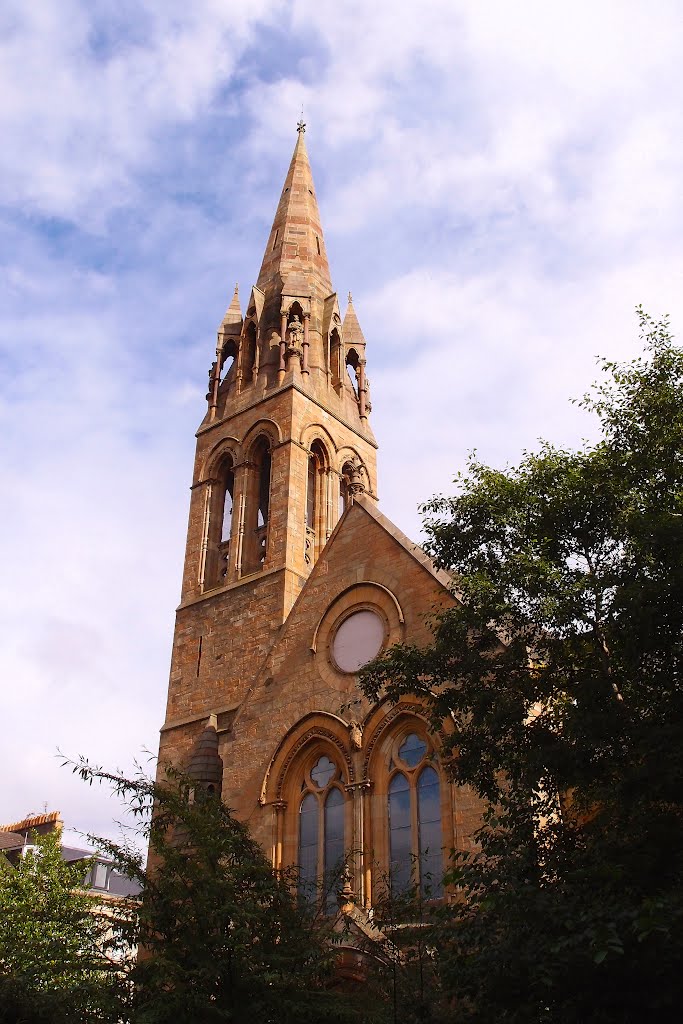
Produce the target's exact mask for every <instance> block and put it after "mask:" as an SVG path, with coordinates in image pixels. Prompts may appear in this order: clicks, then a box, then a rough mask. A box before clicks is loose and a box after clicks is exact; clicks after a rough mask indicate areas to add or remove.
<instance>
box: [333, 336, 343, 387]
mask: <svg viewBox="0 0 683 1024" xmlns="http://www.w3.org/2000/svg"><path fill="white" fill-rule="evenodd" d="M330 374H331V377H332V387H333V388H334V389H335V391H336V392H337V394H341V387H342V380H343V378H342V343H341V338H340V336H339V331H338V330H337V328H336V327H335V328H334V330H333V331H332V333H331V334H330Z"/></svg>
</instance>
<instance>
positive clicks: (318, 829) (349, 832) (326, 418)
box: [160, 125, 481, 907]
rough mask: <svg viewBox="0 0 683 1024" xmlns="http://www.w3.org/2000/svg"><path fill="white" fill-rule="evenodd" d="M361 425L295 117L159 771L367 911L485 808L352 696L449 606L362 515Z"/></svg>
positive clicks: (413, 727) (233, 310) (359, 386)
mask: <svg viewBox="0 0 683 1024" xmlns="http://www.w3.org/2000/svg"><path fill="white" fill-rule="evenodd" d="M370 413H371V402H370V396H369V386H368V377H367V373H366V342H365V338H364V336H363V332H362V330H361V328H360V324H359V321H358V318H357V315H356V312H355V310H354V308H353V304H352V302H351V296H350V295H349V299H348V304H347V307H346V311H345V315H344V317H342V313H341V308H340V304H339V301H338V297H337V294H336V292H335V291H334V290H333V286H332V281H331V276H330V270H329V265H328V261H327V255H326V250H325V242H324V237H323V233H322V228H321V225H320V216H319V212H318V206H317V200H316V194H315V186H314V183H313V176H312V174H311V169H310V164H309V160H308V155H307V152H306V146H305V141H304V126H303V125H300V126H299V131H298V137H297V142H296V146H295V149H294V153H293V156H292V160H291V163H290V166H289V171H288V173H287V176H286V178H285V183H284V186H283V190H282V194H281V196H280V201H279V204H278V207H277V211H276V214H275V219H274V221H273V226H272V228H271V232H270V235H269V238H268V241H267V244H266V250H265V254H264V258H263V262H262V265H261V270H260V272H259V275H258V278H257V281H256V284H255V285H254V286H253V287H252V289H251V292H250V294H249V298H248V301H247V304H246V309H245V311H244V313H243V312H242V308H241V305H240V300H239V295H238V291H237V289H235V294H234V297H233V299H232V302H231V303H230V306H229V307H228V310H227V312H226V314H225V316H224V318H223V320H222V322H221V324H220V327H219V330H218V344H217V349H216V360H215V362H214V363H213V365H212V367H211V370H210V373H209V390H208V394H207V412H206V416H205V418H204V421H203V423H202V424H201V426H200V428H199V431H198V433H197V454H196V459H195V468H194V478H193V482H192V490H191V503H190V518H189V526H188V539H187V549H186V556H185V568H184V575H183V589H182V598H181V604H180V607H179V608H178V612H177V623H176V631H175V637H174V645H173V657H172V664H171V675H170V683H169V694H168V704H167V711H166V721H165V723H164V726H163V728H162V731H161V744H160V760H161V762H162V763H163V762H169V761H170V762H173V763H176V764H179V763H184V764H185V765H189V769H190V771H191V773H192V774H193V775H194V777H195V778H196V780H197V782H198V783H200V784H202V785H204V786H206V787H207V788H211V789H212V790H213V791H220V793H221V796H222V799H223V800H224V801H225V802H226V803H227V804H228V806H230V807H231V808H232V809H233V810H234V811H235V812H236V813H237V815H238V816H239V817H240V818H242V819H243V820H246V821H248V822H249V825H250V828H251V829H252V831H253V833H254V834H255V836H256V837H257V839H259V841H260V842H261V843H262V845H263V847H264V848H265V849H266V850H267V851H268V852H269V853H270V855H271V857H272V861H273V865H274V866H275V867H280V866H282V865H285V864H298V865H300V866H301V872H302V879H303V881H304V883H305V882H308V883H309V884H310V886H311V889H313V888H315V886H316V885H317V884H324V883H325V881H326V879H328V878H329V877H330V872H331V870H332V868H333V866H334V865H335V864H338V863H339V862H340V861H341V860H342V859H344V858H346V859H347V861H348V863H349V867H350V868H351V878H350V880H348V879H347V889H348V888H349V885H350V887H351V890H352V891H353V894H354V898H355V899H356V900H357V901H358V902H359V903H360V904H361V905H362V906H366V907H367V906H369V905H370V904H371V902H372V893H373V887H376V886H377V885H378V884H380V879H382V878H384V877H387V876H388V875H390V877H391V879H392V883H393V884H395V885H397V886H402V885H404V884H405V883H406V882H407V880H408V878H409V876H410V872H411V865H413V867H412V870H413V871H414V872H417V875H418V881H420V884H421V885H422V886H423V889H424V891H425V892H427V891H431V892H432V894H434V893H436V894H438V893H439V892H440V876H441V874H442V873H443V868H444V865H445V860H444V852H443V851H448V850H450V849H452V848H453V847H455V848H468V847H469V846H470V845H471V842H472V838H471V837H472V833H473V832H474V830H475V828H476V827H477V825H478V823H479V820H480V812H481V808H480V806H479V804H478V803H477V801H476V800H475V799H474V797H473V796H472V794H470V793H469V792H467V791H463V790H461V789H460V790H456V789H455V788H454V787H453V785H452V784H451V783H450V782H449V781H448V780H447V779H446V777H445V776H444V773H443V772H442V770H441V765H440V763H439V748H438V741H437V740H436V739H435V738H433V737H432V736H431V735H430V733H429V731H428V728H427V723H426V720H425V717H424V716H423V714H422V709H421V707H420V705H419V703H418V702H417V701H415V700H413V701H411V700H405V701H404V702H403V703H402V704H400V705H398V706H397V707H392V706H390V705H387V704H380V705H370V704H369V703H368V702H367V701H366V700H365V698H363V697H362V695H361V694H360V691H359V689H358V684H357V672H358V670H359V668H360V667H361V666H362V665H363V664H364V663H365V662H366V661H368V660H369V659H370V658H371V657H373V656H375V655H376V654H377V653H378V652H379V651H380V650H381V649H383V648H384V647H386V646H387V645H389V644H391V643H394V642H396V641H397V640H404V639H410V640H412V641H415V642H417V643H425V644H426V643H428V642H429V639H430V634H429V630H428V627H427V625H426V618H427V616H429V614H430V613H431V612H432V611H433V610H434V608H435V607H439V606H443V605H444V604H450V603H452V602H453V601H454V600H455V598H454V597H453V596H452V594H451V592H450V590H449V587H448V580H447V578H446V577H444V576H443V574H440V573H438V572H437V571H435V569H434V568H433V566H432V565H431V563H430V562H429V560H428V559H427V558H426V556H425V555H424V554H423V553H422V552H421V550H420V549H419V548H418V547H416V546H415V545H413V544H411V542H410V541H408V540H407V538H405V537H404V536H403V535H402V534H401V533H400V531H398V530H397V529H396V528H395V527H394V526H393V525H392V524H391V523H390V522H389V520H387V519H386V518H385V517H384V516H383V515H382V514H381V513H380V512H379V510H378V508H377V461H376V452H377V445H376V442H375V439H374V436H373V433H372V429H371V426H370Z"/></svg>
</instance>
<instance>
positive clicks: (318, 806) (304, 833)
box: [298, 754, 346, 912]
mask: <svg viewBox="0 0 683 1024" xmlns="http://www.w3.org/2000/svg"><path fill="white" fill-rule="evenodd" d="M340 775H341V772H340V770H339V767H338V766H337V764H336V763H335V762H334V761H332V760H331V759H330V758H329V757H328V756H327V755H326V754H322V755H320V756H319V757H318V758H317V760H316V762H315V764H314V765H313V766H312V767H310V768H309V770H308V771H304V772H303V780H302V783H301V794H300V801H299V830H298V831H299V835H298V840H299V841H298V865H299V896H300V898H301V899H305V900H311V901H313V900H317V899H319V898H322V901H323V904H324V907H325V910H326V911H327V912H331V911H332V910H333V909H334V906H335V904H336V892H335V890H336V884H335V883H336V881H337V879H338V877H339V872H340V870H341V867H342V865H343V861H344V852H345V843H344V839H345V834H344V833H345V829H344V818H345V803H346V796H345V793H344V791H343V790H342V789H341V787H340V781H339V780H340Z"/></svg>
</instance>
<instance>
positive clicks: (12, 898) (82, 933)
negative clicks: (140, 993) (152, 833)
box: [0, 832, 123, 1024]
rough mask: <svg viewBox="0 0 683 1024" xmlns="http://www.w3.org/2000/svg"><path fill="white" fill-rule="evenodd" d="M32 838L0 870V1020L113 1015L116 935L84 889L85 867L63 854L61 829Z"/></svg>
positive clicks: (21, 1023) (71, 1023)
mask: <svg viewBox="0 0 683 1024" xmlns="http://www.w3.org/2000/svg"><path fill="white" fill-rule="evenodd" d="M31 845H32V847H33V848H32V849H31V850H28V852H27V853H26V856H25V857H23V858H22V859H21V860H20V861H19V863H18V865H17V866H16V867H14V866H11V865H9V864H7V862H5V866H4V870H0V1021H3V1022H6V1024H34V1022H35V1024H39V1022H41V1024H42V1022H45V1024H77V1022H81V1021H82V1022H85V1021H117V1020H118V1019H119V1018H118V1006H119V1005H120V1000H121V998H122V995H123V992H122V989H121V984H122V983H121V979H120V976H119V974H118V971H117V965H116V960H115V959H112V958H111V957H112V955H113V953H114V950H113V949H112V944H113V942H114V937H113V936H112V935H111V932H110V926H109V921H108V920H107V919H106V918H104V917H103V916H102V915H101V914H99V913H98V912H97V907H96V904H95V901H94V900H93V897H91V896H89V895H88V894H87V893H85V892H84V891H83V888H82V886H83V882H84V875H85V871H86V868H85V867H84V865H83V862H80V863H77V864H66V863H65V862H64V861H63V859H62V855H61V836H60V833H59V832H51V833H49V834H48V835H45V836H34V837H33V840H32V844H31Z"/></svg>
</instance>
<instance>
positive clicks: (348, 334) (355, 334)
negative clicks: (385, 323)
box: [343, 292, 365, 345]
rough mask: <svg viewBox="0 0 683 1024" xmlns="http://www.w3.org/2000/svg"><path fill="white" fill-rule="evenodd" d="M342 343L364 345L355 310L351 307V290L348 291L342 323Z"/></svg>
mask: <svg viewBox="0 0 683 1024" xmlns="http://www.w3.org/2000/svg"><path fill="white" fill-rule="evenodd" d="M343 331H344V343H345V344H346V345H365V338H364V337H363V332H362V330H361V326H360V324H359V323H358V317H357V316H356V310H355V309H354V308H353V300H352V298H351V292H349V304H348V306H347V307H346V316H345V317H344V323H343Z"/></svg>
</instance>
